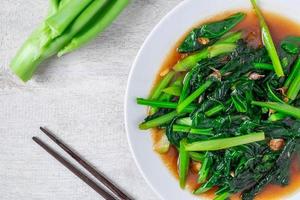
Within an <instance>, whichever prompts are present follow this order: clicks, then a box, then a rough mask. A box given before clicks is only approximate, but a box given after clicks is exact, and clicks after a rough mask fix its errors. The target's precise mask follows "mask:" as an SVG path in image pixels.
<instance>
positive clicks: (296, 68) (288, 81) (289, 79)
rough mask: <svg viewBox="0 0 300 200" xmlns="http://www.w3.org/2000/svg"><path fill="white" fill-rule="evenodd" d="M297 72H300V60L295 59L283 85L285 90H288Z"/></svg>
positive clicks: (297, 74)
mask: <svg viewBox="0 0 300 200" xmlns="http://www.w3.org/2000/svg"><path fill="white" fill-rule="evenodd" d="M299 71H300V58H298V59H297V61H296V63H295V65H294V66H293V68H292V71H291V73H290V74H289V76H288V77H287V79H286V81H285V83H284V87H285V88H289V86H290V84H291V83H292V81H293V80H294V79H295V77H297V76H299Z"/></svg>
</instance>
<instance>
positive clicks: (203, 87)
mask: <svg viewBox="0 0 300 200" xmlns="http://www.w3.org/2000/svg"><path fill="white" fill-rule="evenodd" d="M212 83H213V81H212V80H210V79H208V80H206V82H205V83H204V84H203V85H201V86H200V87H199V88H198V89H197V90H196V91H194V92H193V93H192V94H191V95H190V96H188V97H187V98H186V99H185V100H183V101H182V102H181V103H180V104H179V105H178V106H177V112H178V113H181V112H183V111H184V109H185V108H186V107H187V106H188V105H190V104H191V103H192V102H193V101H194V100H195V99H196V98H197V97H199V96H200V95H201V94H202V93H203V92H205V90H207V89H208V88H209V87H210V86H211V85H212Z"/></svg>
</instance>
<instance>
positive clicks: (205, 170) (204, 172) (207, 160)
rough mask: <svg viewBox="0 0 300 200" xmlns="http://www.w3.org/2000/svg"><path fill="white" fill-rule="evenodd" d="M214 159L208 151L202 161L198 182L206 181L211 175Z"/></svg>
mask: <svg viewBox="0 0 300 200" xmlns="http://www.w3.org/2000/svg"><path fill="white" fill-rule="evenodd" d="M212 164H213V159H212V155H211V153H209V152H207V153H206V154H205V156H204V159H203V161H202V165H201V168H200V171H199V177H198V180H197V181H198V183H204V182H205V181H206V179H207V177H208V175H209V171H210V169H211V165H212Z"/></svg>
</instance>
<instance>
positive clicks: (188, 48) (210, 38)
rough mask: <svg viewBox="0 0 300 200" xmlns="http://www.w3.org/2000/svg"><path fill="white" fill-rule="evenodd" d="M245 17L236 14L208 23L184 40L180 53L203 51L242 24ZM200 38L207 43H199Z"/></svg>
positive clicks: (242, 14) (179, 49) (241, 14)
mask: <svg viewBox="0 0 300 200" xmlns="http://www.w3.org/2000/svg"><path fill="white" fill-rule="evenodd" d="M245 16H246V14H245V13H236V14H234V15H231V16H229V17H228V18H226V19H224V20H221V21H217V22H211V23H207V24H204V25H202V26H200V27H199V28H196V29H194V30H193V31H192V32H191V33H189V35H188V36H187V37H186V38H185V39H184V41H183V43H182V44H181V45H180V46H179V48H178V51H179V52H180V53H188V52H192V51H197V50H200V49H203V48H204V47H205V46H207V45H208V44H209V45H211V44H212V43H213V42H214V41H215V39H217V38H220V37H221V36H223V35H224V34H225V33H227V32H228V31H230V30H231V29H232V28H233V27H235V26H236V25H237V24H238V23H239V22H241V21H242V20H243V19H244V18H245ZM199 38H200V39H201V38H203V39H204V40H205V41H204V42H205V43H200V42H199V41H198V40H199ZM206 42H207V43H206Z"/></svg>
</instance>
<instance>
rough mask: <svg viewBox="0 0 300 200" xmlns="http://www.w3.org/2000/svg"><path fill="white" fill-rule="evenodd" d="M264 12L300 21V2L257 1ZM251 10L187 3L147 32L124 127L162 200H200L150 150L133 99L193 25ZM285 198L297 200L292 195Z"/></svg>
mask: <svg viewBox="0 0 300 200" xmlns="http://www.w3.org/2000/svg"><path fill="white" fill-rule="evenodd" d="M259 5H260V7H261V8H262V9H263V10H267V11H271V12H275V13H278V14H280V15H283V16H286V17H288V18H290V19H293V20H294V21H297V22H300V14H299V7H300V2H299V0H276V1H275V0H259ZM241 9H242V10H245V9H251V5H250V1H249V0H186V1H183V2H182V3H180V4H179V5H178V6H177V7H176V8H174V9H173V10H172V11H171V12H170V13H169V14H168V15H166V16H165V17H164V18H163V19H162V20H161V21H160V22H159V23H158V25H157V26H156V27H155V28H154V29H153V31H152V32H151V33H150V35H149V36H148V38H147V39H146V41H145V42H144V44H143V46H142V47H141V49H140V51H139V53H138V55H137V57H136V59H135V61H134V64H133V66H132V69H131V72H130V75H129V80H128V86H127V91H126V97H125V125H126V131H127V135H128V140H129V144H130V146H131V151H132V154H133V156H134V158H135V161H136V164H137V166H138V167H139V169H140V171H141V173H142V174H143V176H144V178H145V179H146V180H147V182H148V184H149V185H150V186H151V187H152V189H153V190H154V191H155V192H156V193H157V194H158V195H159V196H160V198H161V199H165V200H177V199H180V200H181V199H184V200H189V199H199V197H196V196H193V195H192V194H190V192H189V191H187V190H181V189H180V188H179V184H178V181H177V180H176V179H175V178H174V177H173V176H172V175H171V173H170V172H169V171H168V169H167V168H166V167H165V166H164V164H163V162H162V161H161V159H160V158H159V156H158V155H157V154H156V153H155V152H153V150H152V139H151V136H150V134H149V131H141V130H139V129H138V124H139V123H140V122H141V121H142V120H143V119H144V117H145V115H146V109H145V107H144V106H139V105H137V104H136V102H135V99H136V97H147V96H148V94H149V91H150V89H151V86H152V84H153V81H154V78H155V75H156V74H157V72H158V70H159V68H160V67H161V64H162V63H163V61H164V59H165V58H166V55H167V54H168V52H169V51H170V49H171V48H172V47H173V45H174V44H175V42H176V41H177V40H178V39H179V38H180V37H181V36H182V35H183V34H184V33H185V32H186V31H187V30H189V29H190V28H191V27H193V25H195V24H197V22H200V21H201V20H203V19H206V18H209V17H212V16H214V15H217V14H220V13H222V12H224V11H231V10H235V11H238V10H241ZM287 199H291V200H292V199H293V200H296V199H300V194H299V193H297V194H293V195H291V196H290V197H289V198H287Z"/></svg>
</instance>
